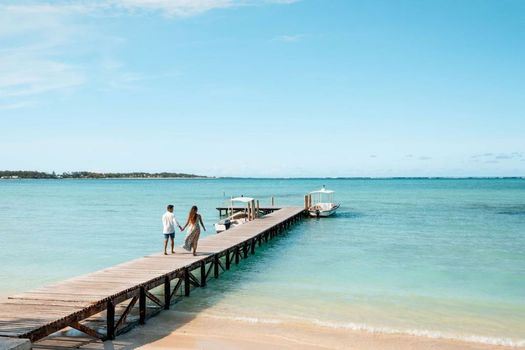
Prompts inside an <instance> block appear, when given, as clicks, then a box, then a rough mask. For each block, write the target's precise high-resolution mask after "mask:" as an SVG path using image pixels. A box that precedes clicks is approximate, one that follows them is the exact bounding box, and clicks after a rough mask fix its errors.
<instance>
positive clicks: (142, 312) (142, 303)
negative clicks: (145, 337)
mask: <svg viewBox="0 0 525 350" xmlns="http://www.w3.org/2000/svg"><path fill="white" fill-rule="evenodd" d="M139 323H140V324H145V323H146V288H144V287H140V294H139Z"/></svg>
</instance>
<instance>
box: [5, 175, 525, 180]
mask: <svg viewBox="0 0 525 350" xmlns="http://www.w3.org/2000/svg"><path fill="white" fill-rule="evenodd" d="M1 180H7V181H16V180H327V181H331V180H374V181H383V180H525V176H479V177H476V176H470V177H452V176H451V177H398V176H396V177H230V176H226V177H221V176H188V177H183V176H166V177H160V176H157V177H155V176H151V177H132V176H129V177H124V176H123V177H0V181H1Z"/></svg>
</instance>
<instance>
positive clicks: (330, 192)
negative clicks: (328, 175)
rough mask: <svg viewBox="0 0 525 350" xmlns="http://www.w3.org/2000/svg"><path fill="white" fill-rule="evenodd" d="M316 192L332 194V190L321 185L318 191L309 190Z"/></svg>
mask: <svg viewBox="0 0 525 350" xmlns="http://www.w3.org/2000/svg"><path fill="white" fill-rule="evenodd" d="M316 193H325V194H332V193H334V191H332V190H327V189H326V188H324V187H323V188H321V189H320V190H319V191H312V192H310V194H316Z"/></svg>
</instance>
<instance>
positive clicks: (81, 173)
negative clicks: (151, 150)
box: [0, 170, 205, 179]
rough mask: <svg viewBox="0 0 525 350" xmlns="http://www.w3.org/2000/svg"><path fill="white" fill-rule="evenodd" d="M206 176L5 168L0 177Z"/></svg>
mask: <svg viewBox="0 0 525 350" xmlns="http://www.w3.org/2000/svg"><path fill="white" fill-rule="evenodd" d="M203 177H205V176H199V175H194V174H186V173H169V172H162V173H145V172H133V173H96V172H92V171H74V172H64V173H62V174H57V173H55V172H54V171H53V172H52V173H46V172H40V171H25V170H24V171H22V170H20V171H13V170H4V171H0V179H119V178H132V179H154V178H203Z"/></svg>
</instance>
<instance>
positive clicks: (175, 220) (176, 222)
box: [173, 215, 184, 231]
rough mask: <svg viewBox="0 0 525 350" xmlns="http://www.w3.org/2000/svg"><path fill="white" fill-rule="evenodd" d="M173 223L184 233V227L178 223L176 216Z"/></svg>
mask: <svg viewBox="0 0 525 350" xmlns="http://www.w3.org/2000/svg"><path fill="white" fill-rule="evenodd" d="M173 222H174V223H175V225H177V226H178V227H179V229H180V230H181V231H184V230H183V229H182V226H181V225H180V224H179V222H178V221H177V218H176V217H175V215H173Z"/></svg>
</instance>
